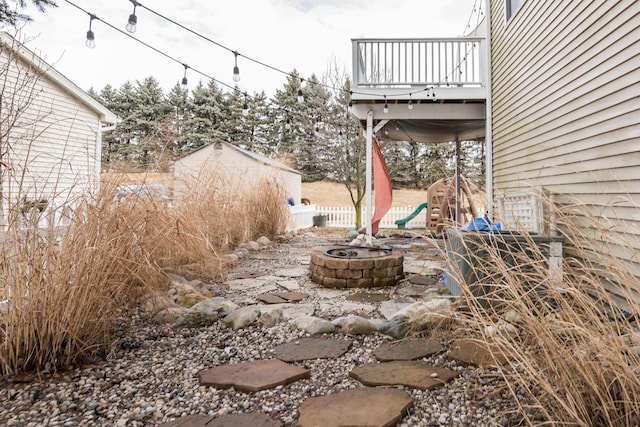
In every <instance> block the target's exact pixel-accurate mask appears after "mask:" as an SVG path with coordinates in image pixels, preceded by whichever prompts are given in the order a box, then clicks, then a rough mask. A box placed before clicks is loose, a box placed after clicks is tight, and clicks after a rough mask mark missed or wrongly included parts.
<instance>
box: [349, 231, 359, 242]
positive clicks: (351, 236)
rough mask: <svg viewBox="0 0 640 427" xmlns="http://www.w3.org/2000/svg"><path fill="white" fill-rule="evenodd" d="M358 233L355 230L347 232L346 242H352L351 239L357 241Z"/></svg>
mask: <svg viewBox="0 0 640 427" xmlns="http://www.w3.org/2000/svg"><path fill="white" fill-rule="evenodd" d="M358 235H359V233H358V231H357V230H351V231H349V232H347V237H346V238H347V240H353V239H357V238H358Z"/></svg>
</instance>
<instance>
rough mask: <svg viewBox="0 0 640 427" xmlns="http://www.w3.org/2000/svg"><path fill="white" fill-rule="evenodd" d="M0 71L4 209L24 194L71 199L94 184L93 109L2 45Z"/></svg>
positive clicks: (58, 202) (57, 203)
mask: <svg viewBox="0 0 640 427" xmlns="http://www.w3.org/2000/svg"><path fill="white" fill-rule="evenodd" d="M0 70H2V73H1V74H0V94H1V95H2V113H1V117H0V122H1V123H2V132H3V135H2V140H1V150H2V161H4V162H5V163H7V164H8V165H9V166H10V167H11V168H12V170H11V173H9V174H7V173H4V174H3V179H2V188H3V196H2V199H3V200H2V202H3V204H5V206H4V207H5V209H6V203H7V202H8V203H15V202H16V201H18V200H21V199H23V198H26V199H47V200H49V202H50V205H51V206H62V205H63V204H65V203H68V202H73V200H74V199H75V198H76V197H78V196H80V195H82V194H84V193H85V191H86V190H88V189H89V188H90V186H93V185H97V182H96V178H97V177H98V171H97V170H96V169H97V168H98V164H99V163H98V162H97V161H96V154H97V152H96V141H97V133H98V129H99V124H100V121H99V117H98V114H97V113H96V112H94V111H92V110H91V109H89V108H87V107H86V106H85V105H84V104H82V103H80V102H78V101H77V100H76V99H74V98H73V97H72V96H71V95H70V94H69V92H68V91H65V90H63V89H62V87H61V86H59V85H58V84H56V83H55V82H54V81H53V80H51V79H50V78H49V77H48V76H46V75H44V74H42V73H39V72H38V71H37V70H36V69H34V68H33V67H32V66H31V65H30V64H29V63H27V62H25V61H24V60H22V58H20V57H19V56H15V55H14V54H13V53H11V51H10V49H8V47H7V46H6V45H5V46H2V48H1V51H0ZM4 132H7V133H6V134H4ZM5 212H6V211H5Z"/></svg>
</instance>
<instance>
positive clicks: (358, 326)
mask: <svg viewBox="0 0 640 427" xmlns="http://www.w3.org/2000/svg"><path fill="white" fill-rule="evenodd" d="M331 323H333V324H334V325H336V326H339V327H340V329H341V330H342V332H344V333H345V334H350V335H367V334H370V333H373V332H375V331H377V328H376V325H375V324H374V323H373V322H371V321H370V320H369V319H365V318H364V317H360V316H356V315H353V314H350V315H348V316H346V317H339V318H337V319H334V320H333V321H332V322H331Z"/></svg>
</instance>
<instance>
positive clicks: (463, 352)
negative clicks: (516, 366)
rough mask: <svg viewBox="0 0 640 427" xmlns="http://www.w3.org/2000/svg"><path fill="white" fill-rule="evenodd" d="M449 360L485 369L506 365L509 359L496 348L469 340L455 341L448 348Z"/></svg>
mask: <svg viewBox="0 0 640 427" xmlns="http://www.w3.org/2000/svg"><path fill="white" fill-rule="evenodd" d="M447 356H448V357H449V359H453V360H457V361H458V362H462V363H466V364H469V365H474V366H484V367H487V368H490V367H497V366H499V365H504V364H506V363H507V362H508V361H509V359H508V358H507V357H506V356H505V355H504V354H503V353H502V352H501V351H500V349H498V348H495V347H494V348H493V350H492V349H491V347H490V346H489V345H488V344H486V343H484V342H481V341H477V340H471V339H461V340H456V341H454V342H452V343H451V345H450V346H449V351H448V352H447Z"/></svg>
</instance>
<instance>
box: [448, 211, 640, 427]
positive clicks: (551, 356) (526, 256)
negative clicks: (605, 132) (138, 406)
mask: <svg viewBox="0 0 640 427" xmlns="http://www.w3.org/2000/svg"><path fill="white" fill-rule="evenodd" d="M544 203H547V205H548V207H549V209H550V210H551V213H552V218H554V221H555V224H556V226H557V229H558V230H559V231H560V233H561V235H562V237H564V239H565V256H564V258H563V262H562V270H563V272H562V276H561V278H558V276H557V275H555V274H550V270H549V262H548V260H549V251H548V247H547V246H545V245H544V244H538V243H536V242H534V240H533V238H532V237H530V236H529V235H528V234H527V233H526V232H524V231H522V230H515V231H516V232H517V233H519V235H520V236H521V237H520V238H519V239H516V240H519V241H520V243H512V244H508V243H506V242H507V241H509V239H510V238H509V237H504V236H501V235H499V234H494V235H493V236H492V237H490V238H487V239H486V240H485V241H480V240H479V239H473V238H471V239H467V243H465V245H466V248H465V249H464V250H462V251H459V252H466V257H467V258H468V259H470V264H471V268H470V269H469V271H465V268H458V265H459V263H457V262H453V263H450V264H449V267H448V268H449V274H450V275H451V277H452V278H454V279H455V280H456V281H459V283H462V281H465V280H466V281H467V283H469V282H475V283H474V284H472V285H470V286H462V287H461V288H462V295H461V307H462V308H463V310H461V313H462V317H461V318H462V319H463V320H464V325H465V327H464V328H461V329H460V330H459V331H458V332H459V333H461V334H467V335H470V336H474V337H477V338H478V337H479V338H480V339H482V340H483V341H485V342H486V343H488V344H491V346H489V348H492V349H493V352H494V356H495V358H496V360H499V358H500V357H501V356H502V355H505V356H506V357H507V358H508V359H509V363H507V364H506V365H504V366H503V367H502V368H501V374H502V376H503V378H504V380H505V382H506V385H507V387H508V390H509V392H510V394H511V396H512V397H513V399H514V400H515V401H516V403H517V405H516V406H517V408H518V409H517V410H516V412H515V413H511V414H505V415H507V416H508V417H509V419H511V420H512V421H513V422H514V423H518V424H520V425H566V426H569V425H570V426H637V425H640V376H639V375H638V374H639V373H638V366H639V363H640V358H639V357H638V353H637V349H638V347H636V346H638V345H640V329H639V325H638V324H637V323H636V322H635V321H634V319H633V318H630V317H629V313H635V314H638V313H640V306H639V304H638V302H637V291H638V279H637V278H636V277H634V276H633V275H632V274H631V272H630V270H629V268H628V265H627V264H625V263H624V262H623V261H621V259H620V258H617V257H615V256H614V254H616V253H620V248H626V249H629V250H633V248H634V243H633V241H632V240H631V238H632V236H629V237H630V238H629V239H628V240H627V239H625V238H624V233H617V234H614V233H611V231H613V230H614V229H613V228H612V227H611V225H610V224H607V223H604V222H603V219H602V218H601V217H598V216H596V215H593V214H589V209H588V208H587V207H586V206H584V205H581V204H573V205H562V206H558V205H556V204H554V203H552V201H551V200H549V199H547V200H544ZM469 233H470V234H473V232H469ZM594 236H597V238H594ZM469 242H471V243H469ZM474 242H475V243H474ZM450 255H451V254H450ZM556 273H557V271H556ZM612 289H615V292H613V293H612V292H611V290H612ZM634 297H635V298H634ZM621 301H623V302H624V304H625V305H624V309H623V308H620V307H621ZM634 347H636V348H634Z"/></svg>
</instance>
